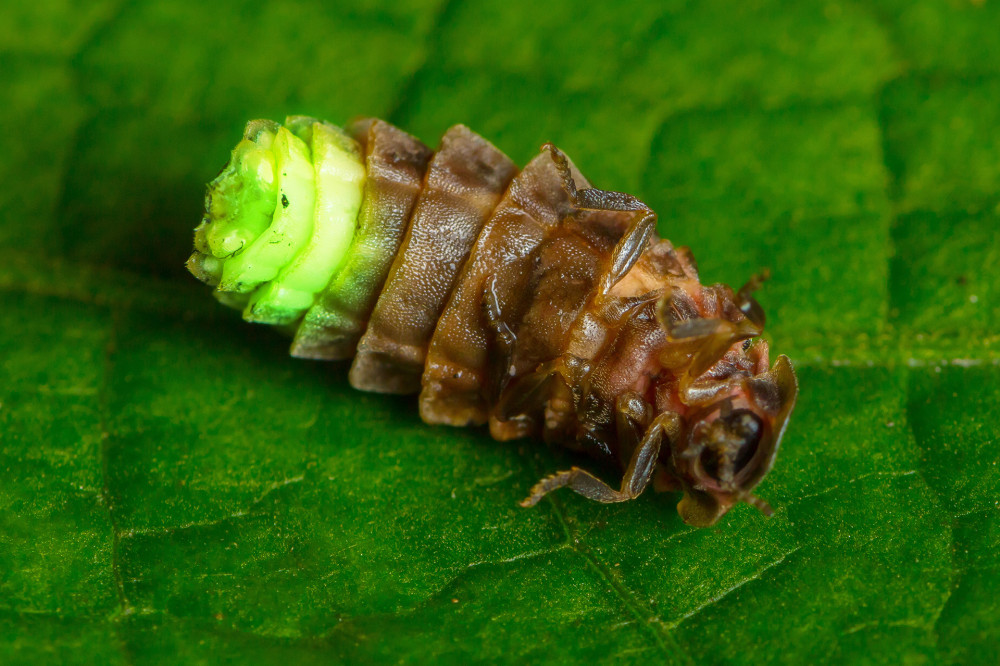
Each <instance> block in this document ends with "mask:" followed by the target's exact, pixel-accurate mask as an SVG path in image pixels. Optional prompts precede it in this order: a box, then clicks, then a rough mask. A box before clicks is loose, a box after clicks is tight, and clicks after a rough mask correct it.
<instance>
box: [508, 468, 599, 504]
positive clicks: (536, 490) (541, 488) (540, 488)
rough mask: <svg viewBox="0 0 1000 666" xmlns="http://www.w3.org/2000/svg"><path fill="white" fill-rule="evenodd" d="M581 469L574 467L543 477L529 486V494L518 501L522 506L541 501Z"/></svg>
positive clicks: (565, 483)
mask: <svg viewBox="0 0 1000 666" xmlns="http://www.w3.org/2000/svg"><path fill="white" fill-rule="evenodd" d="M582 471H583V470H582V469H580V468H579V467H574V468H572V469H570V470H567V471H563V472H556V473H555V474H552V475H550V476H547V477H545V478H544V479H542V480H541V481H539V482H538V483H536V484H535V485H534V486H532V487H531V494H529V495H528V496H527V497H525V498H524V499H523V500H521V501H520V502H518V504H520V505H521V506H523V507H524V508H528V507H532V506H535V505H536V504H538V503H539V502H540V501H542V498H543V497H545V496H546V495H548V494H549V493H550V492H552V491H553V490H557V489H559V488H562V487H563V486H565V485H568V484H569V482H570V479H571V477H572V476H573V473H574V472H582Z"/></svg>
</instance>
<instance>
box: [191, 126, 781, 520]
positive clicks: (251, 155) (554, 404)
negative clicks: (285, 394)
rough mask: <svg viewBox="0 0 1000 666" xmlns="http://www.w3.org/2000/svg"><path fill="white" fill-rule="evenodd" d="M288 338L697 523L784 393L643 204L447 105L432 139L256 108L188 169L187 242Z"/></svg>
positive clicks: (743, 308) (365, 379)
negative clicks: (600, 474) (433, 144)
mask: <svg viewBox="0 0 1000 666" xmlns="http://www.w3.org/2000/svg"><path fill="white" fill-rule="evenodd" d="M188 267H189V269H190V270H191V272H192V273H194V275H195V276H197V277H198V278H199V279H201V280H203V281H204V282H207V283H208V284H210V285H212V286H214V287H215V294H216V297H217V298H218V299H219V300H220V301H221V302H223V303H224V304H226V305H229V306H232V307H235V308H238V309H241V310H242V311H243V317H244V318H245V319H247V320H248V321H252V322H260V323H266V324H273V325H276V326H279V327H281V328H282V330H285V331H288V332H289V333H290V334H291V335H292V338H293V341H292V347H291V351H292V354H293V355H294V356H298V357H302V358H311V359H349V358H352V357H353V362H352V365H351V370H350V375H349V378H350V382H351V384H352V385H353V386H354V387H356V388H358V389H362V390H368V391H379V392H385V393H419V395H420V397H419V406H420V414H421V416H422V418H423V419H424V420H425V421H426V422H428V423H432V424H449V425H457V426H461V425H481V424H489V429H490V433H491V434H492V435H493V437H494V438H495V439H497V440H509V439H514V438H519V437H541V438H543V439H545V440H546V441H548V442H551V443H555V444H559V445H562V446H566V447H569V448H571V449H575V450H579V451H584V452H587V453H589V454H591V455H592V456H594V457H597V458H603V459H607V460H609V461H611V462H613V463H615V464H617V465H619V466H620V468H621V469H623V470H624V475H623V478H622V482H621V485H620V487H618V488H614V487H611V486H609V485H608V484H606V483H605V482H604V481H601V480H600V479H598V478H597V477H595V476H593V475H592V474H590V473H589V472H587V471H585V470H583V469H581V468H577V467H574V468H572V469H570V470H566V471H561V472H558V473H556V474H553V475H551V476H549V477H546V478H544V479H542V480H541V481H539V482H538V483H537V484H536V485H535V486H534V488H532V489H531V492H530V494H529V496H528V498H527V499H525V500H524V501H523V502H522V505H524V506H531V505H533V504H535V503H537V502H538V501H539V500H540V499H541V498H542V497H543V496H544V495H545V494H546V493H548V492H551V491H552V490H555V489H557V488H561V487H563V486H566V487H569V488H571V489H572V490H574V491H576V492H577V493H580V494H581V495H584V496H585V497H588V498H591V499H594V500H597V501H599V502H621V501H624V500H629V499H632V498H635V497H637V496H638V495H639V494H640V493H642V492H643V490H644V489H645V488H646V487H647V486H648V485H649V484H650V482H653V485H654V487H655V488H656V489H657V490H679V491H681V492H683V498H682V499H681V501H680V503H679V505H678V510H679V512H680V514H681V516H682V517H683V519H684V520H685V521H687V522H688V523H690V524H693V525H711V524H713V523H715V522H716V521H717V520H718V519H719V517H720V516H722V515H723V514H724V513H725V512H726V511H727V510H728V509H729V508H730V507H732V506H733V505H734V504H736V503H737V502H740V501H743V502H747V503H749V504H752V505H754V506H756V507H758V508H759V509H761V510H762V511H764V512H765V513H769V512H770V509H769V508H768V506H767V504H766V503H764V502H763V501H761V500H759V499H757V498H756V497H755V496H754V495H753V494H752V490H753V488H754V487H755V486H756V485H757V484H758V483H759V482H760V480H761V479H762V478H763V477H764V475H765V474H766V473H767V472H768V470H769V469H770V468H771V466H772V464H773V462H774V458H775V455H776V454H777V451H778V445H779V442H780V441H781V436H782V433H783V431H784V428H785V424H786V423H787V421H788V417H789V414H790V412H791V410H792V407H793V405H794V403H795V398H796V395H797V392H798V386H797V383H796V379H795V375H794V373H793V371H792V366H791V364H790V363H789V360H788V358H787V357H786V356H779V357H778V359H777V361H776V362H775V363H774V364H773V365H771V364H770V362H769V359H768V346H767V343H766V342H765V341H763V340H761V339H760V338H759V337H758V336H759V335H760V333H761V332H762V330H763V327H764V314H763V312H762V310H761V308H760V306H759V305H758V304H757V302H756V301H755V300H754V298H753V296H752V292H753V291H754V290H755V289H756V288H757V287H758V286H759V284H760V281H761V280H762V279H763V276H761V277H755V278H753V279H751V280H750V281H749V282H748V283H747V284H746V285H745V286H744V287H743V288H741V289H740V290H738V291H733V290H732V289H731V288H729V287H727V286H725V285H718V284H717V285H712V286H703V285H702V284H701V283H700V282H699V279H698V272H697V268H696V267H695V263H694V259H693V258H692V256H691V254H690V252H689V251H688V249H687V248H684V247H677V248H675V247H674V246H673V245H672V244H671V243H670V241H668V240H666V239H663V238H659V237H658V236H657V234H656V214H655V213H654V212H653V211H652V210H650V208H649V207H648V206H646V205H645V204H644V203H643V202H642V201H640V200H638V199H636V198H635V197H632V196H630V195H628V194H623V193H620V192H610V191H604V190H599V189H595V188H592V187H591V186H590V184H589V183H588V182H587V180H586V178H584V177H583V175H582V174H580V173H579V171H578V170H577V169H576V167H575V166H574V165H573V163H572V162H571V161H570V160H569V159H568V158H567V157H566V156H565V155H564V154H563V153H562V152H560V151H559V150H558V149H557V148H555V147H554V146H552V145H546V146H543V148H542V150H541V152H540V153H539V155H538V156H537V157H535V158H534V159H533V160H531V162H529V163H528V164H527V165H526V166H525V167H524V169H518V167H517V166H516V165H515V164H514V163H513V162H511V160H510V159H508V158H507V157H506V156H505V155H504V154H503V153H502V152H500V151H499V150H498V149H497V148H496V147H494V146H493V145H492V144H490V143H489V142H488V141H486V140H485V139H483V138H482V137H480V136H479V135H477V134H475V133H473V132H472V131H470V130H469V129H468V128H466V127H464V126H462V125H457V126H455V127H452V128H451V129H449V130H448V131H447V132H446V133H445V135H444V137H443V138H442V139H441V144H440V146H439V148H438V150H437V151H436V152H435V151H431V150H429V149H428V148H427V147H426V146H424V145H423V144H422V143H421V142H420V141H418V140H417V139H415V138H414V137H412V136H410V135H408V134H406V133H405V132H403V131H401V130H400V129H398V128H396V127H393V126H392V125H390V124H388V123H386V122H383V121H381V120H375V119H363V120H358V121H356V122H354V123H352V124H350V125H349V126H348V127H347V128H346V129H341V128H339V127H336V126H334V125H331V124H329V123H326V122H322V121H319V120H316V119H314V118H306V117H302V116H295V117H289V118H288V119H287V120H286V121H285V123H284V124H283V125H281V124H278V123H275V122H271V121H267V120H255V121H252V122H250V123H249V124H248V125H247V128H246V131H245V133H244V136H243V140H242V141H240V142H239V143H238V144H237V146H236V148H235V149H234V150H233V153H232V157H231V159H230V161H229V163H228V164H227V165H226V167H225V168H224V169H223V170H222V172H221V173H220V174H219V175H218V177H216V178H215V180H213V181H212V182H211V183H209V185H208V193H207V196H206V198H205V216H204V218H203V220H202V223H201V225H200V226H199V227H198V228H197V230H196V231H195V253H194V254H193V255H192V256H191V258H190V260H189V261H188Z"/></svg>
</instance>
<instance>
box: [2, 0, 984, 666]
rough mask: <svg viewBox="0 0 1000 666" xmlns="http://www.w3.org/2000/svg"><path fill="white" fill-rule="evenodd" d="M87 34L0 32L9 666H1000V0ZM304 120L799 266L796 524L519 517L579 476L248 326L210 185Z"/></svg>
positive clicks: (100, 24)
mask: <svg viewBox="0 0 1000 666" xmlns="http://www.w3.org/2000/svg"><path fill="white" fill-rule="evenodd" d="M79 4H80V3H69V2H65V1H60V0H51V1H41V2H35V3H16V2H15V3H6V4H4V5H3V6H2V7H0V26H2V27H0V67H2V71H3V72H4V74H3V77H4V86H3V88H4V91H5V93H6V94H5V103H4V104H3V105H0V121H2V125H3V126H4V127H6V128H8V130H7V132H6V137H7V138H6V139H5V142H4V150H3V151H2V153H0V179H2V183H3V184H2V185H0V302H2V307H3V322H4V324H3V326H0V469H2V470H3V471H4V473H3V483H0V662H3V663H28V664H30V663H51V662H53V661H61V662H65V663H73V662H81V663H93V662H98V661H100V662H103V663H108V664H120V663H123V664H155V663H215V662H217V661H218V660H219V658H220V655H225V658H226V659H227V660H230V661H233V662H247V663H250V662H252V663H267V664H271V663H273V664H287V663H330V662H331V661H334V662H336V661H346V662H365V663H396V662H404V663H465V662H467V661H470V660H471V661H476V662H488V663H498V662H499V663H526V662H527V663H540V662H545V663H551V662H555V663H561V662H564V663H578V662H581V661H584V660H589V661H610V660H612V659H614V660H617V661H618V662H620V663H661V662H666V663H709V664H725V663H733V664H743V663H758V662H759V663H790V664H798V663H811V662H818V661H834V662H852V663H876V664H878V663H893V664H895V663H901V662H913V663H924V662H930V663H990V662H992V661H995V659H996V650H997V647H996V646H997V645H998V641H1000V635H998V629H997V627H998V626H1000V602H998V601H997V600H998V599H1000V576H998V575H997V572H998V571H1000V555H998V553H1000V510H998V506H1000V505H998V502H1000V466H998V460H1000V426H998V425H997V424H998V423H1000V334H998V333H997V331H998V330H1000V305H998V303H1000V271H998V270H997V266H998V264H1000V242H998V240H997V229H1000V133H998V131H997V127H998V126H1000V59H998V58H997V57H996V54H997V53H998V52H1000V7H998V5H997V3H994V2H965V1H959V0H918V1H916V2H914V1H907V2H903V1H902V0H880V1H879V2H875V3H861V2H834V3H802V2H791V1H788V0H786V1H778V0H764V1H762V2H757V3H735V4H734V3H729V2H721V1H715V0H709V1H708V2H699V3H689V2H682V1H680V0H671V1H670V2H665V3H641V2H625V3H624V4H623V3H621V2H619V3H614V4H613V5H607V6H605V5H602V4H600V3H591V4H590V5H588V6H586V7H581V6H580V5H581V3H573V2H569V1H568V0H553V1H552V2H546V3H538V2H525V1H523V0H503V1H502V2H501V1H499V0H486V1H484V2H471V1H465V0H461V1H459V0H454V1H449V2H445V1H444V0H409V1H407V2H394V3H381V2H376V1H375V0H365V1H363V2H355V3H350V4H343V5H342V6H336V5H335V4H331V3H318V2H310V1H308V0H296V1H294V2H286V3H280V4H278V3H266V2H263V1H258V0H220V1H219V2H214V3H204V2H202V3H194V2H188V1H181V0H168V1H165V2H158V3H123V2H117V1H115V0H97V1H95V2H90V3H85V4H86V9H83V8H81V7H78V6H77V5H79ZM584 4H586V3H584ZM288 113H304V114H312V115H316V116H319V117H323V118H329V119H330V120H332V121H335V122H344V121H346V120H347V119H348V118H350V117H352V116H355V115H360V114H368V115H377V116H381V117H385V118H387V119H389V120H391V121H392V122H394V123H396V124H397V125H399V126H400V127H403V128H405V129H407V130H409V131H411V132H413V133H415V134H417V135H418V136H421V137H422V138H423V139H424V140H425V141H426V142H428V143H430V144H434V143H435V142H436V140H437V137H439V136H440V134H441V133H443V131H444V130H445V129H446V128H447V127H448V126H449V125H451V124H453V123H457V122H461V123H464V124H466V125H468V126H469V127H471V128H473V129H475V130H476V131H478V132H480V133H482V134H483V135H484V136H486V137H487V138H489V139H490V140H491V141H493V142H495V143H496V144H497V145H498V146H499V147H501V148H502V149H503V150H505V151H507V152H508V153H509V154H510V155H511V156H512V157H513V158H514V159H516V160H517V161H519V162H520V163H522V164H523V163H524V162H526V161H527V160H528V159H529V158H530V157H531V156H532V155H533V154H534V151H535V150H536V149H537V147H538V146H539V145H541V144H542V143H543V142H545V141H553V142H554V143H556V144H557V145H559V146H560V147H562V148H563V149H564V150H565V151H566V152H567V153H568V154H570V155H571V156H572V157H573V158H574V160H575V161H576V163H577V164H578V165H579V166H580V168H581V170H582V171H583V172H584V173H586V174H587V175H588V177H589V178H590V179H591V181H593V182H594V183H595V184H597V185H598V186H600V187H603V188H607V189H618V190H625V191H629V192H632V193H634V194H635V195H637V196H639V197H640V198H642V199H644V200H645V201H647V202H648V203H650V204H651V205H652V206H653V207H654V208H655V209H656V210H657V211H659V213H660V231H661V233H662V234H663V235H665V236H667V237H669V238H671V239H672V240H673V241H674V242H675V243H677V244H679V245H680V244H683V245H689V246H690V247H691V248H692V249H693V251H694V253H695V256H696V257H697V258H698V260H699V264H700V267H701V271H702V275H703V277H704V278H705V279H706V280H707V281H710V282H713V281H724V282H729V283H731V284H736V285H739V284H741V283H742V282H743V280H745V279H746V277H747V276H749V275H750V274H751V273H753V272H754V271H756V270H757V269H758V268H760V267H762V266H769V267H771V269H772V276H773V277H772V279H771V281H770V282H769V283H768V284H767V285H766V287H765V289H764V290H763V292H762V293H761V300H762V302H763V304H764V307H765V309H766V311H767V312H768V316H769V320H768V337H769V339H770V340H771V342H772V345H773V348H774V350H775V351H776V352H783V353H787V354H789V355H790V356H791V358H792V360H793V363H794V364H795V366H796V369H797V373H798V376H799V380H800V383H801V395H800V400H799V404H798V406H797V408H796V411H795V413H794V414H793V416H792V421H791V424H790V427H789V431H788V434H787V436H786V439H785V441H784V444H783V450H782V452H781V454H780V455H779V458H778V461H777V464H776V466H775V469H774V471H773V472H772V473H771V474H770V476H769V477H768V478H767V479H766V480H765V482H764V483H763V484H762V485H761V486H760V488H759V494H760V495H761V496H762V497H765V498H766V499H767V500H768V501H769V502H770V503H771V504H772V505H773V506H774V507H775V508H776V513H775V516H774V517H772V518H770V519H766V518H764V517H762V516H760V515H758V514H757V513H756V512H755V511H754V510H752V509H751V508H749V507H746V506H741V507H738V508H737V509H735V510H734V511H732V512H731V513H730V514H729V515H728V516H727V517H726V518H725V519H724V520H723V521H721V522H720V524H719V525H718V526H717V527H715V528H712V529H704V530H698V529H693V528H690V527H687V526H686V525H684V524H683V523H682V522H681V521H680V519H679V518H678V517H677V514H676V511H675V510H674V504H675V503H676V501H677V497H675V496H671V495H654V494H653V493H648V494H647V495H645V496H643V497H642V498H640V499H639V500H637V501H635V502H631V503H628V504H626V505H620V506H599V505H596V504H594V503H590V502H588V501H586V500H583V499H582V498H580V497H578V496H575V495H572V494H570V493H560V494H557V495H554V496H552V497H551V499H548V500H546V501H545V502H543V503H542V504H540V505H539V506H538V507H536V508H535V509H532V510H523V509H520V508H519V507H518V506H517V505H516V502H517V500H519V499H521V498H522V497H523V496H524V494H525V493H526V491H527V489H528V488H529V487H530V486H531V485H532V484H533V483H534V482H535V481H536V480H537V479H538V478H540V477H541V476H542V475H544V474H547V473H550V472H552V471H554V470H556V469H563V468H565V467H567V466H569V465H572V464H578V463H583V464H585V465H590V466H591V467H593V465H592V464H591V463H589V462H588V461H581V460H579V459H577V458H575V457H573V456H572V455H570V454H568V453H565V452H561V451H550V450H548V449H546V448H545V447H544V445H541V444H539V443H537V442H530V441H526V442H517V443H508V444H498V443H494V442H492V441H491V440H490V439H489V438H488V436H487V434H486V433H485V432H483V431H482V430H477V429H450V428H444V427H429V426H426V425H424V424H423V423H421V422H420V420H419V418H418V417H417V410H416V405H415V403H414V401H413V400H411V399H405V398H391V397H384V396H377V395H371V394H363V393H358V392H355V391H353V390H351V389H350V388H349V386H348V385H347V381H346V369H347V368H346V366H345V365H343V364H321V363H310V362H304V361H297V360H293V359H291V358H289V357H288V356H287V354H286V347H287V340H284V339H282V338H281V337H279V336H278V335H277V334H275V333H272V332H270V331H268V330H264V329H262V328H258V327H253V326H249V325H246V324H244V323H242V322H241V321H239V320H238V318H237V317H236V316H234V315H233V314H231V313H229V312H223V311H222V308H221V306H218V305H217V304H215V303H214V302H213V301H212V299H211V297H210V296H209V294H208V293H207V292H206V290H205V289H203V288H202V285H199V284H197V283H196V282H195V281H194V280H193V279H192V278H191V277H190V276H189V275H187V274H186V273H185V271H184V269H183V263H184V260H185V259H186V257H187V255H188V253H189V251H190V246H191V230H192V228H193V227H194V226H195V224H196V223H197V221H198V219H199V217H200V209H201V205H202V202H201V194H202V192H203V187H204V183H205V182H207V181H208V180H209V179H210V178H211V177H212V176H213V175H214V174H215V173H216V172H217V170H218V169H219V168H220V167H221V165H222V164H223V162H224V161H225V159H226V156H227V155H228V151H229V149H230V147H231V146H232V145H233V144H234V143H235V142H236V140H237V139H238V137H239V135H240V131H241V127H242V125H243V123H244V122H245V121H246V120H247V119H249V118H257V117H270V118H278V119H280V118H282V117H283V116H284V115H285V114H288ZM603 473H604V474H606V475H608V476H609V477H611V476H613V474H614V472H613V471H610V470H603Z"/></svg>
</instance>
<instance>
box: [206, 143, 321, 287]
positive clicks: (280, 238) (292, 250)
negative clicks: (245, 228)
mask: <svg viewBox="0 0 1000 666" xmlns="http://www.w3.org/2000/svg"><path fill="white" fill-rule="evenodd" d="M272 149H273V151H274V160H275V168H276V171H277V185H278V204H277V205H276V206H275V209H274V217H273V218H272V220H271V224H270V226H269V227H268V228H267V229H266V230H265V231H264V232H263V233H262V234H261V235H260V236H258V237H257V239H256V240H254V241H253V242H252V243H251V244H250V245H248V246H247V247H246V248H245V249H244V250H243V251H242V252H240V253H239V254H237V255H235V256H234V257H232V258H231V259H229V260H227V261H226V263H225V264H223V266H222V281H221V282H220V283H219V290H220V291H235V292H238V293H244V292H248V291H253V290H254V289H256V288H257V287H258V286H260V285H261V284H263V283H264V282H267V281H268V280H273V279H274V278H275V277H276V276H277V275H278V272H279V271H280V270H281V269H282V268H283V267H284V266H285V265H287V264H288V262H289V261H291V260H292V259H293V258H294V257H295V255H296V254H297V253H298V252H299V250H301V249H302V248H303V247H304V246H305V245H306V243H307V242H308V241H309V237H310V235H311V234H312V231H313V219H314V216H313V213H314V209H315V205H316V187H315V176H314V173H313V166H312V160H311V155H310V152H309V147H308V146H307V145H306V144H305V142H303V141H302V139H300V138H298V137H297V136H295V135H294V134H292V133H291V132H290V131H288V129H287V128H285V127H282V128H281V129H279V130H278V133H277V135H276V136H275V137H274V145H273V148H272Z"/></svg>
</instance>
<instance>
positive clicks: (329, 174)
mask: <svg viewBox="0 0 1000 666" xmlns="http://www.w3.org/2000/svg"><path fill="white" fill-rule="evenodd" d="M364 182H365V167H364V163H363V162H362V160H361V155H360V150H359V148H358V145H357V144H356V143H355V142H354V141H353V140H352V139H351V138H350V137H349V136H348V135H347V134H345V133H344V131H343V130H341V129H340V128H338V127H335V126H333V125H330V124H327V123H322V122H319V121H316V120H315V119H312V118H305V117H292V118H289V119H288V120H287V121H286V124H285V126H281V125H278V124H277V123H274V122H271V121H267V120H255V121H251V122H250V123H248V125H247V129H246V131H245V132H244V137H243V140H242V141H240V143H239V144H237V146H236V148H234V149H233V152H232V156H231V158H230V161H229V163H228V164H227V165H226V167H225V168H224V169H223V170H222V172H221V173H220V174H219V175H218V176H217V177H216V178H215V179H214V180H213V181H212V182H211V183H209V185H208V192H207V195H206V197H205V215H204V217H203V218H202V223H201V225H199V227H198V228H197V229H196V230H195V253H194V254H193V255H192V256H191V258H190V259H189V260H188V268H189V269H190V270H191V272H192V273H194V274H195V275H196V276H198V277H199V278H200V279H201V280H203V281H205V282H207V283H209V284H211V285H214V286H216V297H217V298H218V300H219V301H221V302H222V303H224V304H225V305H227V306H229V307H233V308H237V309H240V310H243V312H244V318H245V319H247V320H248V321H254V322H260V323H267V324H275V325H288V324H292V323H294V322H296V321H297V320H298V319H299V318H301V316H302V315H303V313H304V312H305V311H306V310H307V309H309V308H310V307H312V305H313V304H314V302H315V301H316V297H317V294H319V293H320V292H321V291H323V289H324V288H325V287H326V286H327V285H328V283H329V282H330V279H331V278H332V277H333V276H334V275H335V274H336V273H337V271H338V269H339V268H340V267H341V266H342V265H343V264H344V262H345V259H346V256H347V252H348V248H349V247H350V244H351V239H352V238H353V235H354V231H355V227H356V225H357V217H358V210H359V208H360V206H361V199H362V192H363V189H364Z"/></svg>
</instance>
